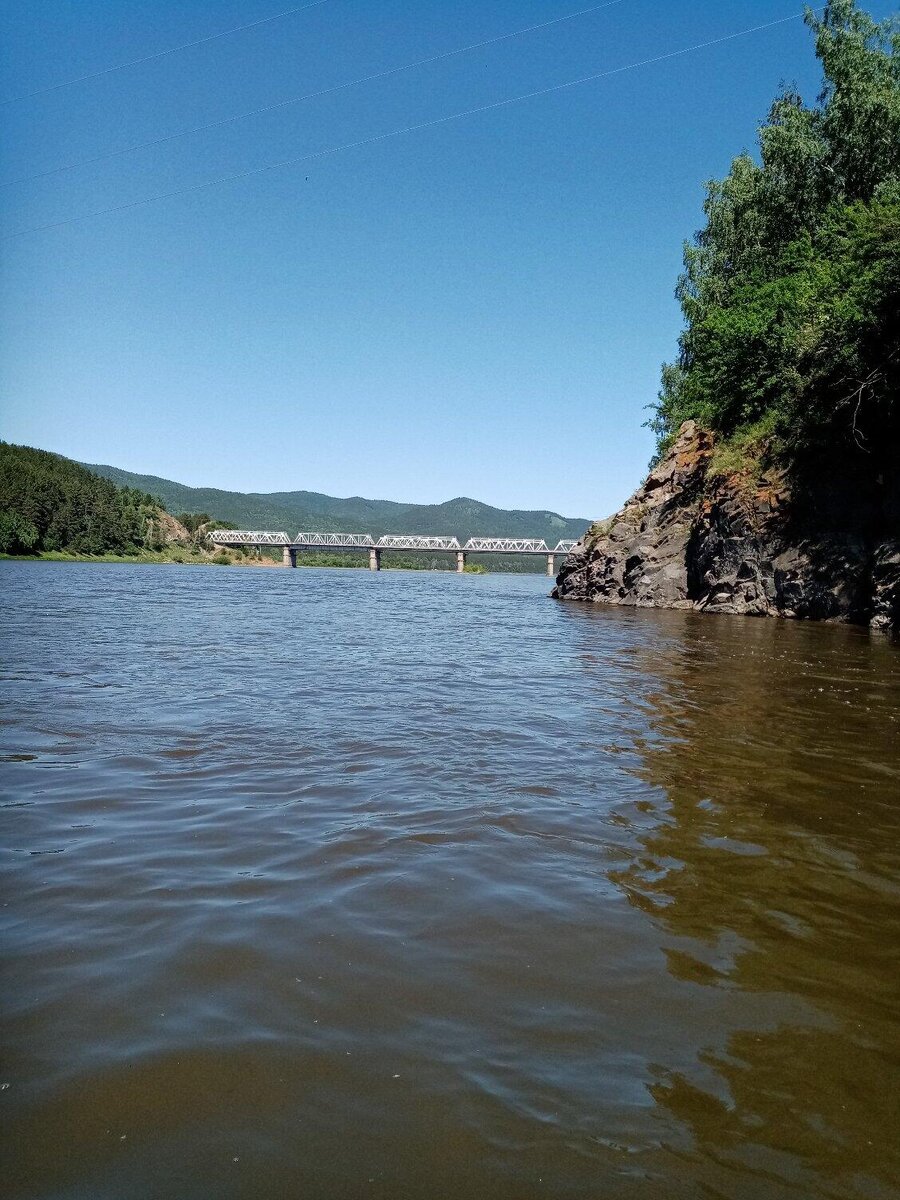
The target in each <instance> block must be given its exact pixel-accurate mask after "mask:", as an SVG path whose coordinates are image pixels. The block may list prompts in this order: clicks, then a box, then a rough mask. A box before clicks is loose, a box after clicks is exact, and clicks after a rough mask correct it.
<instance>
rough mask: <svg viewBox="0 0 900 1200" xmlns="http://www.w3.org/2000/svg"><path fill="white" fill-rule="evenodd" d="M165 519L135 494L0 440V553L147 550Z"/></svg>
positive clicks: (142, 494)
mask: <svg viewBox="0 0 900 1200" xmlns="http://www.w3.org/2000/svg"><path fill="white" fill-rule="evenodd" d="M166 521H167V517H166V514H164V513H162V512H161V510H160V508H159V505H158V504H157V503H156V500H155V499H154V498H153V497H152V496H150V495H149V494H148V493H147V492H146V491H145V490H144V489H142V488H133V487H116V486H114V485H113V484H112V483H111V482H110V481H109V480H108V479H103V478H101V477H100V476H99V475H96V474H94V473H93V472H91V471H89V470H87V469H86V468H85V467H82V466H81V465H80V464H78V463H75V462H72V460H71V459H69V458H63V457H62V456H61V455H59V454H51V453H49V452H48V451H46V450H35V449H33V448H32V447H31V446H12V445H9V444H8V443H7V442H0V553H3V554H37V553H39V552H41V551H54V550H65V551H69V552H73V553H76V554H105V553H128V554H130V553H138V552H140V551H141V550H154V549H157V548H158V547H159V546H160V545H161V544H163V542H164V541H165V537H164V529H165V525H166Z"/></svg>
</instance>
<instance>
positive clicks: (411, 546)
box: [207, 529, 575, 575]
mask: <svg viewBox="0 0 900 1200" xmlns="http://www.w3.org/2000/svg"><path fill="white" fill-rule="evenodd" d="M207 539H208V540H209V541H210V542H212V544H213V545H215V546H221V547H225V546H255V547H256V548H257V550H261V549H262V548H263V546H281V548H282V562H283V563H284V565H285V566H286V567H296V565H297V552H298V551H300V550H367V551H368V553H369V569H370V570H372V571H380V570H381V552H382V550H399V551H406V552H408V553H411V554H417V553H418V554H421V553H422V552H423V551H425V552H428V551H438V552H441V553H445V554H455V555H456V569H457V571H464V570H465V567H466V560H467V558H468V556H469V555H470V554H539V555H545V556H546V559H547V574H548V575H554V574H555V573H556V570H555V564H556V556H557V555H558V554H568V553H569V551H570V550H571V549H572V547H573V546H574V545H575V542H574V541H565V540H564V541H561V542H557V544H556V545H555V546H552V547H551V546H548V545H547V543H546V541H545V540H544V539H543V538H502V537H473V538H469V539H468V541H467V542H465V544H463V543H462V542H460V540H459V538H456V537H454V536H453V535H452V534H448V535H446V536H426V535H423V534H417V533H387V534H385V535H384V536H383V537H380V538H377V539H376V538H373V537H372V535H371V534H369V533H314V532H310V531H303V532H300V533H298V534H296V535H295V536H294V537H288V535H287V534H286V533H281V532H279V533H272V532H270V531H267V530H260V529H215V530H212V531H211V532H210V533H208V534H207Z"/></svg>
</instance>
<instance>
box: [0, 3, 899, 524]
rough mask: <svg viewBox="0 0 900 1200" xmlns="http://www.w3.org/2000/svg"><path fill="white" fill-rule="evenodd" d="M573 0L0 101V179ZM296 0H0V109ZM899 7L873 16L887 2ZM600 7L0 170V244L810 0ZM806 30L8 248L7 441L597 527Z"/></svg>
mask: <svg viewBox="0 0 900 1200" xmlns="http://www.w3.org/2000/svg"><path fill="white" fill-rule="evenodd" d="M588 3H589V0H587V2H586V0H582V2H581V3H579V2H578V0H568V2H567V0H453V2H452V3H451V2H450V0H418V2H413V0H377V2H375V0H327V2H325V3H322V4H320V5H318V6H317V7H314V8H312V9H310V10H308V11H306V12H302V13H298V14H295V15H291V16H286V17H284V18H283V19H280V20H276V21H272V22H270V23H268V24H263V25H259V26H258V27H256V28H255V29H250V30H246V31H244V32H241V33H236V34H233V35H231V36H227V37H222V38H219V39H217V40H214V41H209V42H206V43H205V44H203V45H200V46H197V47H194V48H192V49H187V50H184V51H182V52H180V53H176V54H171V55H168V56H166V57H163V58H159V59H156V60H154V61H151V62H147V63H144V64H142V65H139V66H135V67H130V68H128V69H125V70H119V71H115V72H112V73H109V74H105V75H103V76H101V77H99V78H97V79H93V80H89V81H84V82H80V83H76V84H74V85H72V86H69V87H64V88H60V89H58V90H55V91H50V92H48V93H46V94H43V95H40V96H35V97H32V98H30V99H25V100H20V101H18V102H15V103H11V104H7V105H5V106H4V107H3V109H2V119H3V126H4V141H5V145H4V152H3V155H2V161H3V172H4V175H3V179H4V180H5V181H16V180H19V179H20V178H21V177H22V176H27V175H31V174H34V173H37V172H40V171H45V170H49V169H51V168H53V167H56V166H59V165H61V164H66V163H71V162H76V161H78V160H81V159H84V158H90V157H91V156H93V155H97V154H102V153H104V152H107V151H110V150H115V149H118V148H119V147H121V146H127V145H130V144H131V143H134V142H140V141H143V140H147V139H151V138H155V137H160V136H163V135H165V134H168V133H170V132H175V131H178V130H181V129H185V128H189V127H191V126H194V125H198V124H203V123H205V122H211V121H215V120H218V119H220V118H223V117H228V116H231V115H234V114H237V113H240V112H243V111H246V110H248V109H254V108H257V107H260V106H263V105H266V104H272V103H276V102H278V101H280V100H282V99H286V98H289V97H292V96H296V95H300V94H302V93H305V92H309V91H315V90H317V89H319V88H327V87H329V86H330V85H332V84H335V83H340V82H343V81H345V80H352V79H354V78H356V77H358V76H362V75H367V74H370V73H372V72H375V71H379V70H384V69H388V68H390V67H393V66H396V65H400V64H403V63H407V62H412V61H414V60H416V59H419V58H424V57H426V56H428V55H432V54H440V53H442V52H444V51H446V50H451V49H455V48H456V47H460V46H465V45H467V44H469V43H472V42H477V41H480V40H482V39H487V38H491V37H494V36H497V35H500V34H504V33H507V32H510V31H512V30H516V29H520V28H521V27H523V26H526V25H529V24H532V23H536V22H539V21H547V20H550V19H552V18H554V17H558V16H562V15H564V14H567V13H573V12H576V11H577V10H579V9H580V8H584V7H588ZM291 7H292V3H291V0H215V2H213V0H187V2H185V0H178V2H175V0H79V2H77V3H76V2H74V0H42V2H41V3H40V4H35V3H34V0H5V3H4V5H3V10H2V18H0V21H2V31H0V32H2V38H0V40H2V44H3V51H2V53H3V60H2V73H3V80H2V92H0V95H2V96H4V97H9V96H13V97H15V96H19V95H20V94H22V93H26V92H31V91H34V90H36V89H40V88H44V87H48V86H50V85H52V84H55V83H57V82H59V81H62V80H67V79H71V78H72V77H73V76H79V75H81V74H84V73H88V72H91V71H95V70H99V69H102V68H104V67H107V66H110V65H113V64H116V63H121V62H124V61H128V60H131V59H134V58H139V57H142V56H143V55H147V54H152V53H153V52H154V51H157V50H162V49H166V48H168V47H171V46H175V45H179V44H181V43H185V42H190V41H192V40H194V39H197V38H203V37H206V36H208V35H210V34H214V33H217V32H219V31H221V30H227V29H230V28H232V27H234V26H237V25H243V24H245V23H247V22H250V21H254V20H258V19H261V18H264V17H268V16H271V15H273V14H276V13H280V12H282V11H284V10H285V9H289V8H291ZM891 7H892V5H890V4H885V3H873V4H872V5H871V8H872V11H873V12H874V13H875V14H876V15H877V16H883V15H886V14H887V12H888V11H890V9H891ZM800 8H801V5H800V4H799V3H798V2H797V0H671V2H666V3H660V2H657V0H622V2H621V3H618V4H614V5H613V6H612V7H609V8H606V9H605V10H603V11H599V12H593V13H589V14H586V15H582V16H579V17H576V18H575V19H573V20H570V21H566V22H563V23H561V24H558V25H555V26H552V27H550V28H546V29H543V30H540V31H536V32H533V33H528V34H524V35H523V36H521V37H517V38H513V39H511V40H509V41H505V42H501V43H499V44H496V45H493V46H489V47H485V48H483V49H480V50H476V51H473V52H471V53H467V54H461V55H459V56H457V57H454V58H450V59H447V60H445V61H442V62H439V63H434V64H432V65H429V66H424V67H421V68H417V69H415V70H410V71H407V72H404V73H401V74H398V75H395V76H392V77H390V78H387V79H383V80H379V81H374V82H369V83H366V84H363V85H362V86H359V87H354V88H350V89H347V90H344V91H341V92H338V93H335V94H331V95H327V96H322V97H319V98H318V99H314V100H310V101H307V102H305V103H302V104H296V105H292V106H288V107H285V108H282V109H280V110H279V111H276V112H273V113H269V114H266V115H263V116H258V117H254V118H251V119H249V120H246V121H241V122H239V123H237V124H233V125H229V126H225V127H223V128H219V129H216V130H213V131H209V132H205V133H200V134H195V135H192V136H190V137H184V138H180V139H177V140H174V141H171V142H168V143H166V144H165V145H162V146H159V147H156V148H153V149H145V150H140V151H138V152H136V153H132V154H128V155H125V156H122V157H118V158H113V159H110V160H108V161H105V162H101V163H95V164H93V165H88V166H80V167H78V169H75V170H70V171H67V172H63V173H60V174H55V175H50V176H48V177H46V178H43V179H39V180H34V181H31V182H26V183H14V184H13V186H7V187H4V188H3V189H2V190H0V204H2V209H3V225H4V226H5V229H6V231H8V232H12V231H17V230H20V229H25V228H27V227H30V226H34V225H41V224H45V223H51V222H55V221H62V220H65V219H67V218H69V217H72V216H78V215H80V214H83V213H90V212H92V211H94V210H98V209H104V208H108V207H111V206H115V205H119V204H126V203H128V202H129V201H131V200H136V199H140V198H142V197H145V196H150V195H153V194H154V193H158V192H165V191H168V190H173V189H178V188H181V187H185V186H189V185H191V184H194V183H200V182H203V181H205V180H208V179H215V178H217V177H219V176H222V175H227V174H231V173H236V172H241V171H251V170H252V169H253V168H255V167H258V166H262V165H264V164H267V163H269V162H273V161H277V160H280V159H286V158H290V157H292V156H293V157H296V156H301V155H304V154H308V153H311V152H314V151H316V150H320V149H323V148H328V147H332V146H338V145H341V144H342V143H346V142H352V141H356V140H359V139H363V138H366V137H370V136H372V135H374V134H378V133H381V132H388V131H390V130H394V129H398V128H401V127H405V126H408V125H411V124H415V123H418V122H425V121H429V120H432V119H434V118H439V117H442V116H444V115H447V114H450V113H454V112H458V111H461V110H465V109H469V108H474V107H476V106H479V105H487V104H491V103H493V102H494V101H497V100H502V99H505V98H507V97H511V96H515V95H519V94H521V93H526V92H530V91H533V90H535V89H539V88H544V87H551V86H553V85H555V84H558V83H562V82H564V81H567V80H570V79H574V78H577V77H579V76H582V75H586V74H590V73H594V72H599V71H604V70H608V69H612V68H615V67H619V66H623V65H626V64H629V63H634V62H636V61H638V60H641V59H645V58H650V57H652V56H655V55H659V54H665V53H666V52H668V51H671V50H674V49H679V48H681V47H686V46H690V45H692V44H693V43H697V42H705V41H708V40H710V39H713V38H716V37H720V36H722V35H725V34H729V33H732V32H735V31H738V30H741V29H745V28H747V27H749V26H754V25H758V24H761V23H763V22H767V21H772V20H776V19H778V18H780V17H784V16H788V15H790V14H792V13H795V12H798V11H799V10H800ZM781 80H787V81H791V82H796V83H797V84H798V85H799V86H800V88H801V90H802V92H803V93H804V95H806V96H807V97H808V98H809V99H813V98H814V96H815V94H816V92H817V90H818V84H819V70H818V64H817V63H816V61H815V58H814V56H813V53H812V40H811V36H810V33H809V31H808V30H807V29H806V28H805V26H804V25H803V23H802V22H801V21H799V20H797V21H793V22H790V23H788V24H783V25H779V26H777V27H775V28H772V29H768V30H765V31H763V32H759V33H754V34H751V35H749V36H747V37H741V38H738V39H736V40H734V41H730V42H726V43H723V44H721V45H718V46H714V47H711V48H709V49H704V50H699V51H697V52H696V53H691V54H687V55H685V56H683V57H680V58H675V59H673V60H670V61H667V62H662V63H658V64H656V65H651V66H646V67H641V68H639V69H636V70H632V71H626V72H624V73H622V74H619V75H613V76H611V77H610V78H607V79H602V80H599V81H596V82H593V83H587V84H583V85H581V86H578V87H573V88H569V89H566V90H562V91H558V92H555V93H553V94H550V95H546V96H542V97H538V98H535V99H531V100H527V101H525V102H523V103H519V104H512V105H509V106H506V107H502V108H498V109H494V110H492V111H488V112H484V113H480V114H476V115H473V116H468V117H465V118H463V119H460V120H457V121H452V122H449V123H446V124H443V125H438V126H435V127H433V128H430V129H426V130H421V131H418V132H413V133H408V134H405V135H403V136H399V137H393V138H389V139H387V140H384V141H380V142H377V143H373V144H370V145H367V146H362V147H358V148H356V149H350V150H345V151H343V152H341V153H337V154H334V155H331V156H327V157H323V158H318V159H314V160H312V161H309V162H306V163H301V164H299V165H296V166H289V167H284V168H280V169H277V170H272V171H267V172H264V173H261V174H254V175H250V176H249V177H248V178H246V179H244V180H242V181H239V182H232V183H227V184H224V185H222V186H217V187H212V188H209V189H206V190H201V191H196V192H193V193H191V194H188V195H185V196H179V197H176V198H172V199H165V200H160V201H157V202H155V203H152V204H148V205H145V206H142V207H136V208H132V209H130V210H128V211H125V212H120V213H115V214H109V215H105V216H99V217H92V218H90V219H87V220H83V221H78V222H76V223H74V224H68V225H65V226H63V227H61V228H58V229H53V230H50V231H46V232H40V233H32V234H28V235H27V236H24V237H18V238H13V239H11V240H8V241H5V242H4V243H3V246H2V252H3V264H2V283H0V288H2V291H0V318H2V327H0V329H2V366H0V371H2V388H3V396H4V405H3V420H2V426H0V433H2V436H3V437H5V438H6V439H8V440H12V441H17V442H26V443H29V444H31V445H36V446H41V447H44V448H46V449H52V450H56V451H59V452H61V453H63V454H67V455H70V456H72V457H74V458H78V459H83V460H88V461H94V462H107V463H112V464H115V465H117V466H120V467H125V468H128V469H131V470H137V471H144V472H149V473H152V474H157V475H163V476H166V477H169V478H174V479H177V480H180V481H182V482H185V483H189V484H195V485H213V486H219V487H225V488H234V489H238V490H248V491H249V490H254V491H274V490H283V489H289V488H309V489H312V490H316V491H323V492H329V493H332V494H336V495H350V494H359V495H364V496H370V497H380V498H390V499H399V500H408V501H420V502H433V501H440V500H444V499H449V498H451V497H453V496H458V495H469V496H475V497H477V498H479V499H482V500H485V501H487V502H489V503H492V504H497V505H500V506H503V507H517V508H552V509H556V510H558V511H561V512H563V513H564V514H566V515H573V516H575V515H577V516H586V517H597V516H602V515H605V514H607V513H609V512H610V511H612V510H613V509H614V508H615V507H616V506H617V505H618V504H619V503H620V502H621V501H622V500H623V499H624V498H625V497H626V496H627V495H628V494H629V492H630V491H631V490H632V489H633V488H634V487H635V486H636V485H637V483H638V482H639V479H640V476H641V474H642V472H643V470H644V468H645V466H646V462H647V459H648V457H649V455H650V452H651V439H650V436H649V433H648V431H647V430H646V429H642V428H641V424H642V422H643V421H644V420H645V418H646V412H645V411H644V406H645V405H647V404H649V403H650V402H651V401H652V400H653V399H654V397H655V394H656V388H657V381H658V375H659V365H660V363H661V362H662V361H663V360H664V359H666V358H670V357H671V356H672V355H673V352H674V348H675V339H676V336H677V333H678V329H679V324H680V322H679V314H678V310H677V307H676V305H675V302H674V299H673V295H672V291H673V285H674V282H675V277H676V275H677V272H678V270H679V267H680V259H681V243H682V240H683V238H684V237H686V236H688V235H689V234H690V233H691V232H692V231H693V230H694V229H695V228H696V227H697V226H698V225H699V224H700V221H701V203H702V197H703V190H702V183H703V181H704V180H705V179H707V178H708V177H710V176H711V175H721V174H722V173H724V171H725V170H726V169H727V166H728V163H729V160H730V158H731V157H732V156H733V155H734V154H735V153H737V152H739V151H740V150H741V149H742V148H744V147H751V146H752V145H753V143H754V138H755V129H756V126H757V125H758V123H759V121H760V120H761V119H762V118H763V117H764V115H765V113H766V110H767V107H768V104H769V102H770V100H771V98H772V96H773V95H774V93H775V91H776V89H777V88H778V85H779V82H780V81H781Z"/></svg>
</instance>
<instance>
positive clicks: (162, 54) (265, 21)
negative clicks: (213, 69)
mask: <svg viewBox="0 0 900 1200" xmlns="http://www.w3.org/2000/svg"><path fill="white" fill-rule="evenodd" d="M327 3H328V0H311V3H309V4H301V5H298V6H297V7H296V8H287V9H285V10H284V12H280V13H274V14H273V15H272V16H271V17H261V18H260V19H259V20H258V21H250V22H248V24H246V25H236V26H235V27H234V28H233V29H223V30H222V31H221V33H211V34H209V35H208V36H207V37H202V38H197V39H196V41H193V42H184V43H183V44H182V45H180V46H169V47H168V48H167V49H165V50H157V51H155V53H153V54H145V55H144V56H143V57H142V58H133V59H131V60H130V61H129V62H121V63H115V64H114V65H113V66H111V67H103V68H102V69H101V70H99V71H90V72H89V73H88V74H87V75H76V76H75V78H74V79H63V80H61V81H60V82H59V83H53V84H50V86H49V87H43V88H37V90H36V91H33V92H23V93H22V95H21V96H10V97H8V98H7V99H6V100H0V104H16V103H18V101H20V100H31V99H33V98H34V97H35V96H46V95H47V94H48V93H49V92H57V91H59V89H60V88H66V87H72V85H73V84H76V83H86V82H87V81H88V80H90V79H99V78H100V77H101V76H102V75H111V74H112V73H113V72H114V71H124V70H126V69H127V68H128V67H139V66H141V65H142V64H143V63H148V62H153V61H154V59H157V58H166V57H167V56H168V55H169V54H179V53H180V52H181V51H182V50H192V49H193V48H194V47H195V46H204V45H206V43H207V42H214V41H216V40H217V39H218V38H223V37H230V36H231V34H233V33H243V32H244V31H245V30H247V29H258V28H259V26H260V25H270V24H271V23H272V21H281V20H283V19H284V18H285V17H293V16H295V15H296V14H297V13H302V12H306V10H307V9H309V8H318V7H319V6H320V5H322V4H327Z"/></svg>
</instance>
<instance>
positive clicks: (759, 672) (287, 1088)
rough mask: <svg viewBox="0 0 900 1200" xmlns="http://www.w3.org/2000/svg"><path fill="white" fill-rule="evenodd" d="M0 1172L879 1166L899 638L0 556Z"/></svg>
mask: <svg viewBox="0 0 900 1200" xmlns="http://www.w3.org/2000/svg"><path fill="white" fill-rule="evenodd" d="M0 584H2V586H3V592H4V597H5V599H4V631H3V632H4V654H3V664H4V665H3V670H2V684H0V686H2V697H3V702H4V715H5V716H4V720H5V723H4V725H3V727H2V731H0V750H2V752H3V762H2V775H3V789H2V804H3V807H2V809H0V822H2V855H3V862H4V867H5V873H4V880H5V882H4V895H3V905H4V906H3V907H2V909H0V918H2V936H3V949H4V960H5V970H4V979H3V1014H2V1015H3V1027H4V1034H5V1036H4V1044H5V1054H4V1060H3V1067H2V1072H0V1084H2V1091H0V1121H2V1140H3V1151H4V1160H5V1167H4V1168H3V1175H2V1178H3V1186H4V1190H5V1194H6V1195H8V1196H10V1197H15V1198H25V1197H27V1198H29V1200H32V1198H35V1200H37V1198H40V1200H50V1198H53V1200H75V1198H79V1200H81V1198H90V1200H131V1198H135V1200H138V1198H140V1200H147V1198H169V1197H172V1198H177V1200H194V1198H196V1200H213V1198H215V1200H233V1198H235V1200H236V1198H241V1200H243V1198H248V1200H249V1198H251V1197H252V1198H257V1197H265V1198H266V1200H281V1198H284V1200H294V1198H297V1200H299V1198H301V1197H302V1198H304V1200H310V1198H312V1200H319V1198H321V1200H334V1198H344V1197H346V1198H351V1197H354V1198H355V1197H374V1198H379V1197H382V1198H388V1197H389V1198H391V1200H397V1198H402V1200H432V1198H443V1197H448V1198H449V1197H453V1198H454V1200H460V1198H466V1197H479V1198H481V1197H492V1198H493V1197H496V1198H499V1200H530V1198H531V1197H551V1198H555V1197H587V1198H592V1200H594V1198H596V1200H618V1198H620V1197H623V1198H631V1197H635V1198H637V1197H640V1198H641V1200H645V1198H650V1200H655V1198H657V1197H658V1198H660V1200H662V1198H665V1200H670V1198H678V1197H691V1198H693V1197H727V1198H729V1200H731V1198H733V1200H745V1198H754V1200H756V1198H760V1200H762V1198H765V1200H770V1198H774V1200H778V1198H781V1197H785V1198H787V1197H791V1198H792V1200H793V1198H797V1197H804V1198H805V1197H813V1198H819V1197H823V1198H824V1197H828V1198H836V1200H837V1198H839V1200H844V1198H851V1197H867V1198H869V1197H871V1198H873V1200H883V1198H886V1197H896V1196H898V1195H900V1085H898V1067H900V1062H898V1059H900V1005H898V995H900V970H898V947H900V839H898V832H900V651H898V649H897V648H896V647H895V646H892V645H891V644H889V643H888V642H887V641H885V640H883V639H875V638H870V637H869V636H868V634H866V633H865V632H863V631H860V630H855V629H846V628H824V627H817V626H812V625H802V624H790V623H783V624H782V623H777V622H774V621H753V620H741V619H736V618H713V617H699V616H696V615H694V614H680V613H653V612H637V613H634V612H623V611H608V610H602V609H600V610H595V609H592V608H585V607H575V606H572V607H570V606H563V605H559V604H556V603H553V602H551V601H549V600H548V599H546V595H545V593H546V590H547V581H546V580H545V579H541V578H539V577H509V576H506V577H503V576H493V577H490V576H489V577H482V578H474V577H469V576H456V575H452V574H446V575H427V574H414V573H408V572H395V573H390V572H383V573H382V574H381V575H379V576H373V575H370V573H369V572H363V571H359V572H350V571H334V572H329V571H314V570H299V571H291V572H289V571H283V572H276V571H271V572H270V571H266V572H254V571H237V570H234V571H226V570H222V571H213V570H204V569H200V568H196V569H192V568H183V569H177V568H166V567H159V568H155V567H133V568H132V567H115V566H70V565H55V564H33V565H31V564H12V563H10V564H2V565H0Z"/></svg>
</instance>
